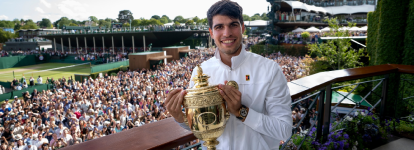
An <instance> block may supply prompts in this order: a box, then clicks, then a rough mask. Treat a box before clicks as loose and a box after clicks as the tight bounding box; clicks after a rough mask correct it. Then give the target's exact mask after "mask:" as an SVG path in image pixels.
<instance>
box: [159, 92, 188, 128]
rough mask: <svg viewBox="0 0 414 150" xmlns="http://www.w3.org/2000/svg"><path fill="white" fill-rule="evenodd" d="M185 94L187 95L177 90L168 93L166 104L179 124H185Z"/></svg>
mask: <svg viewBox="0 0 414 150" xmlns="http://www.w3.org/2000/svg"><path fill="white" fill-rule="evenodd" d="M185 94H187V91H185V90H183V89H175V90H173V91H171V92H170V93H168V96H167V99H166V100H165V102H164V104H165V107H166V108H167V110H168V112H170V114H171V115H172V116H173V117H174V119H175V120H176V121H177V122H179V123H182V122H184V114H183V112H182V111H181V104H182V103H183V99H184V96H185Z"/></svg>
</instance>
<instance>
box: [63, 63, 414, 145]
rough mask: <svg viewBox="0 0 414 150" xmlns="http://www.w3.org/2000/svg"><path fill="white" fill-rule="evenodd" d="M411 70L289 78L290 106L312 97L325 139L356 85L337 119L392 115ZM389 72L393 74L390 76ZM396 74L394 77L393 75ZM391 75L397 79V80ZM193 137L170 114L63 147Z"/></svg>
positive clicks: (391, 66)
mask: <svg viewBox="0 0 414 150" xmlns="http://www.w3.org/2000/svg"><path fill="white" fill-rule="evenodd" d="M413 74H414V66H408V65H397V64H387V65H378V66H369V67H362V68H353V69H345V70H336V71H329V72H321V73H318V74H314V75H311V76H307V77H304V78H301V79H298V80H295V81H292V82H289V83H288V87H289V89H290V93H291V97H292V100H294V102H293V103H292V107H295V105H297V104H299V103H301V102H302V101H304V100H306V99H312V102H311V104H310V106H309V108H311V107H315V106H316V109H317V110H318V114H317V117H316V120H317V122H319V123H314V124H312V126H311V128H313V127H315V128H316V131H315V132H316V139H323V140H327V139H328V136H329V132H330V131H332V129H330V128H329V126H330V123H331V122H332V116H331V114H332V113H334V112H333V110H335V108H338V106H340V105H342V104H344V101H345V100H346V99H350V98H351V97H350V95H351V93H353V92H354V91H355V90H356V89H357V88H358V87H363V89H365V92H362V93H363V94H364V95H362V96H363V97H362V99H361V100H360V101H357V102H355V104H354V105H351V108H350V109H349V111H348V113H346V114H345V115H344V116H341V117H337V118H338V120H339V121H338V122H339V123H342V122H346V119H345V118H347V117H348V116H350V115H351V114H353V112H355V110H357V109H368V110H369V111H370V112H371V111H375V112H379V118H380V120H381V121H384V120H385V119H386V118H388V119H389V118H390V117H391V116H387V115H389V114H391V113H393V112H387V111H386V110H385V107H386V106H385V105H386V104H387V103H388V102H389V101H394V102H400V103H404V102H405V101H406V100H407V99H410V98H413V95H412V94H413V93H404V92H406V90H404V89H406V88H407V87H410V86H411V87H410V88H412V85H414V84H413V82H414V80H412V79H405V78H404V77H407V76H411V77H412V75H413ZM390 75H392V76H394V77H393V78H390ZM395 76H397V77H396V78H395ZM393 79H396V81H394V80H393ZM349 81H352V82H354V83H352V84H347V85H340V86H338V85H336V84H337V83H343V82H349ZM390 83H398V84H399V87H400V89H399V92H398V93H395V95H401V96H403V97H401V99H400V98H395V97H394V95H387V94H389V93H388V92H389V85H390ZM401 85H402V86H401ZM344 87H352V88H350V91H349V93H348V94H346V95H343V94H342V92H339V91H340V89H343V88H344ZM394 90H395V89H394ZM333 93H339V94H340V95H342V98H340V100H338V101H335V103H336V104H334V103H333V102H332V100H333V97H332V95H333ZM409 94H411V95H409ZM407 95H408V96H407ZM397 97H398V96H397ZM364 101H366V102H364ZM364 104H366V105H367V106H370V108H367V106H364ZM344 105H345V104H344ZM371 106H372V107H371ZM308 113H310V109H307V110H306V112H305V115H307V114H308ZM394 117H396V116H394ZM398 118H399V117H398ZM303 121H304V119H301V120H300V121H298V123H297V124H300V123H301V122H303ZM298 127H299V126H298V125H295V126H294V128H293V131H292V132H293V133H297V130H298ZM308 133H309V130H308V131H307V132H306V133H303V136H305V139H306V138H312V137H310V136H308ZM195 139H196V138H195V137H194V135H193V134H192V133H191V132H190V131H187V130H185V129H183V128H181V127H180V126H179V125H178V124H177V123H175V121H174V119H173V118H169V119H165V120H162V121H158V122H155V123H151V124H147V125H144V126H141V127H138V128H133V129H131V130H128V131H126V132H121V133H117V134H114V135H109V136H106V137H102V138H98V139H95V140H92V141H88V142H84V143H81V144H78V145H74V146H69V147H65V148H63V149H64V150H65V149H91V150H92V149H99V150H113V149H123V150H129V149H131V150H132V149H157V150H162V149H171V148H176V147H177V146H179V145H183V144H186V143H188V142H189V141H192V140H195ZM275 142H279V141H275ZM289 143H290V144H289ZM411 143H412V141H411ZM302 144H303V141H302V142H300V144H298V145H293V146H295V147H296V148H297V149H300V147H301V146H302ZM379 144H382V143H379ZM281 146H282V147H283V148H286V147H287V146H292V144H291V142H289V140H287V142H285V144H283V145H281ZM283 148H282V149H283ZM394 148H396V147H394Z"/></svg>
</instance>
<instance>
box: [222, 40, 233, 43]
mask: <svg viewBox="0 0 414 150" xmlns="http://www.w3.org/2000/svg"><path fill="white" fill-rule="evenodd" d="M233 41H234V40H227V41H223V43H231V42H233Z"/></svg>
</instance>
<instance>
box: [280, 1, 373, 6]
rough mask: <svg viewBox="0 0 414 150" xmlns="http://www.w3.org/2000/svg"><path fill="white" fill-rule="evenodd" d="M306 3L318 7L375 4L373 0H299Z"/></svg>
mask: <svg viewBox="0 0 414 150" xmlns="http://www.w3.org/2000/svg"><path fill="white" fill-rule="evenodd" d="M284 1H298V0H284ZM299 1H300V2H302V3H305V4H308V5H315V6H318V7H333V6H359V5H375V0H330V1H325V0H299Z"/></svg>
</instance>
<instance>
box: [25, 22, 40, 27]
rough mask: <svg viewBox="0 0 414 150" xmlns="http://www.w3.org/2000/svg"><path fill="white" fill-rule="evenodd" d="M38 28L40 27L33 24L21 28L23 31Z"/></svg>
mask: <svg viewBox="0 0 414 150" xmlns="http://www.w3.org/2000/svg"><path fill="white" fill-rule="evenodd" d="M38 28H39V27H38V26H37V25H36V24H35V23H33V22H28V23H26V24H25V25H24V26H22V27H21V29H38Z"/></svg>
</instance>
